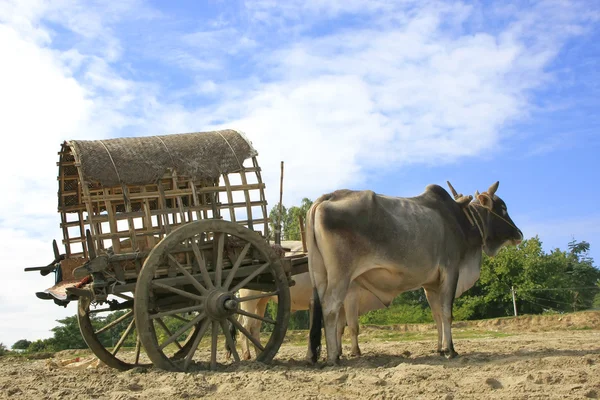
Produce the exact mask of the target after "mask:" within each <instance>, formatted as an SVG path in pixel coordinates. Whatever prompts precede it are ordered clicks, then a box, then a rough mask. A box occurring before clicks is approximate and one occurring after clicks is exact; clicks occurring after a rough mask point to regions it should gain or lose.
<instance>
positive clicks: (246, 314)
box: [235, 309, 277, 325]
mask: <svg viewBox="0 0 600 400" xmlns="http://www.w3.org/2000/svg"><path fill="white" fill-rule="evenodd" d="M235 312H236V313H237V314H240V315H245V316H246V317H250V318H254V319H259V320H261V321H263V322H267V323H269V324H273V325H275V324H276V323H277V322H275V321H273V320H272V319H271V318H267V317H261V316H260V315H258V314H253V313H250V312H248V311H244V310H239V309H237V310H235Z"/></svg>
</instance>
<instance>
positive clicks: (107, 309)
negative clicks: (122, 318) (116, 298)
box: [88, 308, 114, 314]
mask: <svg viewBox="0 0 600 400" xmlns="http://www.w3.org/2000/svg"><path fill="white" fill-rule="evenodd" d="M108 311H114V310H111V309H110V308H96V309H95V310H90V311H88V313H90V314H98V313H101V312H108Z"/></svg>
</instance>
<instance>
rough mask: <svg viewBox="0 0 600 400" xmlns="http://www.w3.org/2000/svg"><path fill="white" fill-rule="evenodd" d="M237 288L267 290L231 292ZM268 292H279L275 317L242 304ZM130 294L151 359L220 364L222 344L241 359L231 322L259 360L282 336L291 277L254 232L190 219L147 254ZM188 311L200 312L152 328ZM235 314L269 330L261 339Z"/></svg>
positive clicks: (166, 364) (172, 364)
mask: <svg viewBox="0 0 600 400" xmlns="http://www.w3.org/2000/svg"><path fill="white" fill-rule="evenodd" d="M241 288H250V289H257V290H261V291H265V292H266V293H264V294H260V295H257V296H248V297H246V298H239V297H236V295H235V294H236V292H237V291H238V290H239V289H241ZM271 296H277V298H278V302H277V315H276V316H274V317H273V318H271V317H264V316H262V315H256V314H253V313H249V312H245V311H242V310H241V309H240V308H239V304H240V303H242V302H244V301H250V300H255V299H257V298H261V297H271ZM135 299H136V302H135V319H136V326H137V329H138V332H139V333H140V340H141V342H142V344H143V345H144V348H145V349H146V352H147V354H148V357H149V358H150V360H152V362H153V364H154V365H155V366H156V367H158V368H161V369H165V370H173V371H186V370H188V369H189V368H190V366H192V365H196V366H199V367H200V368H202V369H208V368H210V369H211V370H215V369H217V367H218V361H220V362H221V363H223V362H225V359H226V357H225V350H224V349H225V344H227V346H228V349H229V350H230V351H231V354H232V355H233V359H234V360H235V361H236V362H237V361H239V360H240V357H239V353H238V349H237V348H236V342H235V340H234V337H233V335H232V334H231V332H230V329H229V326H230V324H231V325H232V326H234V327H235V328H236V329H237V330H238V331H239V332H241V333H242V334H243V335H244V336H246V337H247V338H248V339H249V340H250V341H251V342H252V344H253V345H254V347H255V348H256V350H257V353H259V356H258V357H257V361H262V362H269V361H271V360H272V359H273V357H275V354H277V351H278V350H279V347H280V346H281V343H282V342H283V339H284V337H285V333H286V331H287V324H288V320H289V315H290V294H289V287H288V280H287V277H286V274H285V271H284V269H283V267H282V266H281V263H280V261H279V258H278V257H277V256H276V255H275V253H274V252H273V250H272V249H271V247H270V246H269V245H268V244H267V242H266V241H265V240H264V239H263V238H262V237H261V236H260V235H258V234H257V233H256V232H253V231H251V230H250V229H248V228H245V227H244V226H241V225H238V224H236V223H233V222H229V221H223V220H202V221H195V222H191V223H188V224H185V225H183V226H181V227H179V228H177V229H176V230H174V231H173V232H171V233H170V234H169V235H167V236H166V237H165V238H164V239H163V240H162V241H161V242H160V243H159V244H158V245H157V246H155V247H154V248H153V249H152V251H151V252H150V254H149V255H148V257H147V258H146V261H145V262H144V266H143V267H142V270H141V272H140V274H139V276H138V281H137V284H136V297H135ZM187 311H195V312H197V313H198V314H197V315H196V316H195V317H193V318H189V321H188V322H186V323H184V324H182V325H181V327H180V328H179V329H177V331H176V332H174V333H173V334H172V335H164V334H161V332H160V330H159V329H157V328H158V325H159V324H157V320H158V319H159V318H162V317H167V316H170V315H173V314H176V313H181V312H187ZM240 315H243V316H245V317H247V318H252V319H255V320H259V321H262V322H265V323H266V325H268V326H269V328H270V329H268V330H269V332H268V333H267V335H266V336H268V337H264V336H263V338H262V343H265V342H266V344H264V345H263V344H262V343H261V340H260V338H255V337H254V336H253V335H252V334H251V333H250V332H248V330H246V329H245V328H244V327H243V326H242V325H241V324H240V323H239V322H238V318H237V317H238V316H240ZM193 329H196V331H197V332H198V333H197V334H195V337H194V339H193V343H192V345H191V347H190V348H189V349H187V351H186V355H185V356H184V357H182V358H181V359H172V358H171V357H170V355H171V354H173V352H174V351H176V350H177V347H176V346H174V344H176V343H177V341H178V339H179V338H180V337H181V336H182V335H185V334H186V333H187V332H189V331H190V330H193ZM207 332H208V334H207ZM203 339H204V340H203ZM219 342H220V343H219ZM218 349H222V351H220V354H217V353H219V351H218Z"/></svg>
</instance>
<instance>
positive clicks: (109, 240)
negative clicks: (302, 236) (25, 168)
mask: <svg viewBox="0 0 600 400" xmlns="http://www.w3.org/2000/svg"><path fill="white" fill-rule="evenodd" d="M257 155H258V153H257V152H256V150H255V149H254V148H253V147H252V144H251V142H250V141H249V140H248V139H247V138H246V136H245V135H244V134H243V133H241V132H238V131H234V130H222V131H213V132H198V133H189V134H175V135H164V136H153V137H143V138H120V139H108V140H95V141H82V140H72V141H65V142H64V143H63V144H62V146H61V150H60V152H59V161H58V163H57V164H58V167H59V173H58V186H59V188H58V211H59V214H60V216H61V224H60V227H61V230H62V233H63V239H62V245H63V246H64V248H65V253H64V254H60V252H59V249H58V245H57V244H56V241H55V242H54V255H55V260H54V261H53V262H52V263H50V264H49V265H48V266H45V267H36V268H27V269H26V270H28V271H31V270H38V271H40V272H41V273H42V275H46V274H48V273H50V272H52V271H54V272H55V273H56V284H55V285H54V286H53V287H51V288H49V289H47V290H45V291H43V292H39V293H37V296H38V297H40V298H42V299H51V300H54V302H55V303H57V304H59V305H64V306H66V305H67V304H68V303H69V302H70V301H77V302H78V312H77V315H78V319H79V325H80V330H81V333H82V336H83V338H84V340H85V341H86V343H87V344H88V346H89V348H90V349H91V350H92V351H93V352H94V354H95V355H96V356H97V357H98V358H99V359H100V360H102V361H103V362H104V363H106V364H107V365H109V366H111V367H114V368H119V369H128V368H131V367H135V366H141V365H147V364H154V365H155V366H157V367H159V368H163V369H167V370H189V369H190V368H203V369H204V368H206V369H213V370H214V369H217V368H219V366H220V365H222V364H223V363H226V362H231V361H230V360H224V359H223V357H225V355H224V354H225V352H224V351H218V349H223V348H224V347H225V345H226V347H227V348H228V349H229V350H230V352H231V355H232V359H233V361H235V362H239V361H240V359H239V355H238V350H237V344H236V342H235V337H234V335H232V333H231V331H232V327H233V328H235V329H237V330H238V331H240V332H241V334H243V335H245V336H246V337H248V339H249V340H250V341H251V342H252V343H253V345H254V346H255V347H256V349H257V353H258V354H259V356H258V357H257V360H258V361H263V362H268V361H271V360H272V359H273V357H274V356H275V355H276V353H277V351H278V349H279V347H280V345H281V343H282V342H283V339H284V337H285V333H286V330H287V324H288V319H289V315H290V297H289V286H290V285H291V284H293V279H292V276H293V275H294V274H297V273H300V272H304V271H306V270H307V259H306V255H305V254H301V255H299V256H298V255H296V256H294V257H284V256H283V252H282V249H281V248H280V247H279V248H278V247H277V246H274V245H271V244H270V243H269V240H268V238H269V219H268V214H267V201H266V197H265V184H264V182H263V180H262V176H261V168H260V167H259V165H258V161H257ZM241 288H246V289H255V290H259V291H262V292H264V293H263V294H259V295H255V296H249V297H247V298H240V297H239V296H238V295H237V291H238V290H239V289H241ZM267 296H269V297H270V296H276V298H277V312H276V316H275V317H270V316H262V315H255V314H251V313H247V312H244V311H242V310H241V309H240V307H239V305H240V303H242V302H244V301H250V300H253V299H256V298H258V297H267ZM116 311H118V312H119V313H118V314H115V312H116ZM102 315H104V317H100V316H102ZM239 316H245V317H249V318H256V319H259V320H261V321H263V322H266V323H267V325H271V329H270V330H269V332H268V333H267V334H266V335H265V336H267V337H266V338H265V337H263V338H262V341H257V340H256V339H255V338H254V337H253V336H252V335H251V334H250V333H249V332H248V331H246V330H245V328H244V327H243V326H242V324H240V322H238V317H239ZM119 325H120V326H121V328H122V327H123V326H125V325H126V328H125V329H124V330H121V331H120V335H118V337H117V338H114V340H112V341H111V343H110V345H107V342H106V338H104V337H103V336H102V335H106V334H107V332H109V331H112V330H113V329H116V327H118V326H119ZM115 340H116V341H115ZM132 341H133V343H135V349H134V350H133V351H123V346H124V345H126V344H127V343H130V344H131V342H132Z"/></svg>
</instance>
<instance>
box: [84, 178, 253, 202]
mask: <svg viewBox="0 0 600 400" xmlns="http://www.w3.org/2000/svg"><path fill="white" fill-rule="evenodd" d="M264 188H265V184H264V183H262V182H261V183H249V184H247V185H233V186H231V190H232V191H239V190H261V189H264ZM196 190H197V193H198V194H203V193H207V194H211V193H218V192H227V187H226V186H214V187H212V186H209V187H203V188H198V189H196ZM159 192H160V189H159ZM163 192H164V195H165V198H175V197H177V196H190V195H192V191H191V190H190V189H189V188H186V189H171V190H164V188H163ZM147 196H148V195H147V194H144V193H132V194H131V195H130V198H129V199H130V200H131V201H134V200H143V199H144V198H146V197H147ZM92 197H93V196H92ZM151 197H152V198H155V196H151ZM102 199H103V200H104V199H105V200H110V201H120V200H122V196H121V194H111V195H108V196H107V197H104V195H102ZM88 200H92V201H93V199H90V195H89V194H87V195H85V194H84V196H83V199H82V201H83V202H86V201H88Z"/></svg>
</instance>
